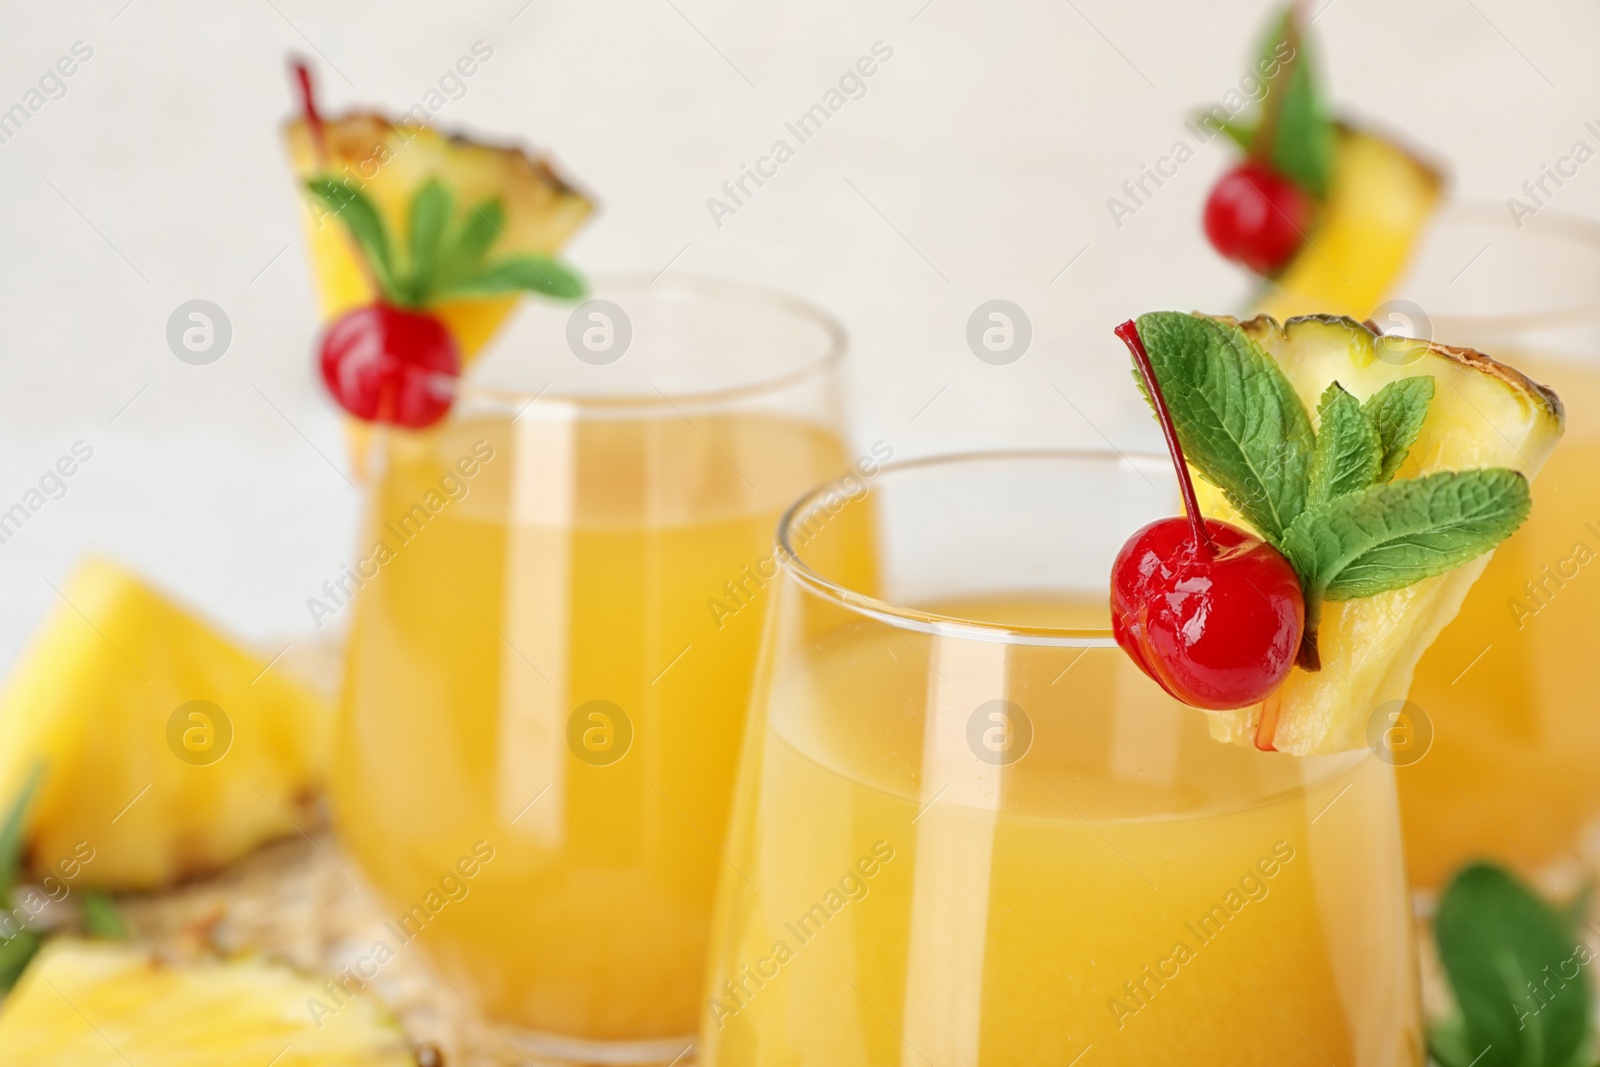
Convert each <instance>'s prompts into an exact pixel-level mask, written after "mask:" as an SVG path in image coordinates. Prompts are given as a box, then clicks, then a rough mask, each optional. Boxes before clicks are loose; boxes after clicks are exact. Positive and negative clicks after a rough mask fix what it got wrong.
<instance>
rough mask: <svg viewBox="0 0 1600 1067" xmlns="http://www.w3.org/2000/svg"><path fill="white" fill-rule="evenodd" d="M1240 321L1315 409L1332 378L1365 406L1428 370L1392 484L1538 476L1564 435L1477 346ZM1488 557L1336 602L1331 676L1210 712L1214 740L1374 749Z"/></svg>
mask: <svg viewBox="0 0 1600 1067" xmlns="http://www.w3.org/2000/svg"><path fill="white" fill-rule="evenodd" d="M1225 321H1233V320H1225ZM1239 325H1240V326H1241V328H1242V329H1243V330H1244V331H1245V332H1246V333H1248V334H1249V335H1250V336H1251V337H1253V338H1254V339H1255V340H1256V342H1257V343H1259V344H1260V345H1261V346H1262V348H1263V349H1264V350H1265V351H1266V352H1267V354H1268V355H1270V356H1272V357H1273V358H1274V359H1275V360H1276V361H1277V363H1278V366H1279V367H1280V368H1282V370H1283V372H1284V374H1285V375H1286V376H1287V377H1288V379H1289V381H1290V383H1291V384H1292V385H1293V386H1294V388H1295V392H1296V393H1298V394H1299V396H1300V398H1301V400H1302V401H1303V402H1304V403H1305V404H1306V407H1307V409H1308V410H1309V411H1312V412H1314V411H1315V410H1316V406H1317V399H1318V398H1319V397H1320V396H1321V395H1322V391H1323V390H1324V389H1326V388H1327V386H1328V383H1330V382H1333V381H1338V382H1339V383H1340V384H1341V385H1343V386H1344V387H1345V388H1346V389H1348V390H1349V391H1350V392H1351V393H1353V394H1355V396H1356V398H1357V399H1358V400H1362V401H1365V400H1366V399H1367V398H1368V397H1370V396H1371V395H1372V394H1373V393H1376V392H1377V391H1378V390H1379V389H1381V388H1382V387H1383V386H1385V385H1387V384H1388V383H1389V382H1392V381H1398V380H1399V379H1402V378H1409V377H1414V376H1417V375H1432V376H1433V378H1434V379H1435V385H1436V389H1435V394H1434V399H1433V403H1432V405H1431V406H1430V408H1429V411H1428V416H1427V419H1426V420H1425V421H1424V423H1423V426H1422V431H1421V433H1420V434H1419V435H1418V437H1417V440H1416V443H1415V444H1414V445H1413V446H1412V448H1411V452H1410V454H1409V455H1407V457H1406V460H1405V463H1404V464H1403V465H1402V466H1401V467H1400V469H1399V470H1398V471H1397V472H1396V473H1395V478H1397V479H1401V478H1413V477H1416V476H1418V475H1421V474H1428V473H1432V472H1434V471H1442V470H1470V469H1473V468H1478V467H1510V468H1512V469H1514V470H1519V471H1521V472H1522V473H1523V474H1525V475H1526V476H1527V477H1528V478H1529V479H1532V478H1534V477H1535V476H1536V475H1537V474H1538V471H1539V468H1540V467H1541V466H1542V465H1543V463H1544V461H1545V459H1546V458H1547V457H1548V456H1549V455H1550V452H1551V450H1553V449H1554V448H1555V446H1556V443H1557V442H1558V441H1559V440H1560V437H1561V434H1562V431H1563V429H1564V427H1565V413H1564V412H1563V410H1562V406H1561V400H1560V398H1559V397H1557V396H1556V394H1555V393H1554V392H1552V391H1551V390H1549V389H1547V388H1546V387H1544V386H1542V385H1539V384H1538V383H1536V382H1534V381H1533V380H1532V379H1530V378H1528V377H1527V376H1525V375H1523V374H1522V373H1521V372H1519V371H1517V370H1515V369H1514V368H1511V367H1508V366H1505V365H1504V364H1501V363H1497V362H1495V361H1494V360H1493V359H1491V358H1489V357H1488V356H1486V355H1484V354H1483V353H1481V352H1477V351H1474V350H1472V349H1467V348H1452V347H1450V346H1447V345H1441V344H1434V343H1431V342H1427V341H1417V340H1411V339H1409V338H1402V337H1387V338H1382V339H1381V340H1380V338H1379V337H1378V336H1377V335H1376V334H1374V333H1373V331H1372V330H1371V329H1369V328H1368V327H1367V326H1365V325H1363V324H1361V323H1359V322H1356V321H1355V320H1353V319H1350V318H1347V317H1344V316H1335V315H1311V316H1303V317H1300V318H1294V319H1290V320H1289V321H1288V322H1287V323H1285V324H1284V325H1282V326H1279V325H1278V323H1277V322H1276V321H1275V320H1274V319H1273V318H1272V317H1271V316H1268V315H1259V316H1257V317H1256V318H1254V319H1251V320H1250V321H1248V322H1243V323H1240V324H1239ZM1195 487H1196V490H1197V491H1198V493H1199V497H1200V507H1201V510H1202V511H1203V512H1204V513H1205V514H1207V515H1212V516H1215V517H1216V518H1220V519H1223V520H1224V521H1226V522H1232V523H1236V524H1238V525H1241V526H1246V527H1248V525H1249V524H1248V523H1246V522H1245V521H1244V519H1243V518H1241V517H1240V515H1239V514H1238V512H1237V511H1235V510H1234V509H1233V507H1232V506H1231V505H1230V504H1229V503H1228V502H1227V501H1226V500H1225V499H1224V498H1223V496H1222V493H1221V492H1220V491H1219V490H1217V489H1216V488H1215V487H1214V486H1212V485H1210V484H1209V483H1207V482H1206V481H1205V480H1204V479H1203V478H1201V477H1200V476H1199V475H1198V474H1196V476H1195ZM1490 555H1491V554H1490V553H1486V554H1485V555H1483V556H1482V557H1480V558H1479V559H1476V560H1474V561H1472V562H1471V563H1469V564H1467V565H1465V566H1463V567H1459V568H1457V569H1456V570H1454V571H1450V572H1448V573H1446V574H1441V575H1437V576H1436V577H1433V578H1428V579H1425V580H1423V581H1421V582H1418V583H1416V584H1414V585H1411V586H1407V587H1406V588H1404V589H1396V590H1392V591H1390V592H1387V593H1381V594H1379V595H1377V596H1373V597H1366V598H1363V599H1359V600H1344V601H1330V602H1328V603H1327V604H1325V605H1324V607H1323V616H1322V625H1321V629H1320V633H1319V645H1320V648H1321V652H1322V662H1323V668H1322V670H1321V671H1318V672H1315V673H1307V672H1305V671H1302V670H1300V669H1299V668H1295V669H1294V670H1293V671H1291V672H1290V674H1289V677H1288V678H1287V679H1286V680H1285V681H1284V682H1283V684H1282V685H1280V686H1279V687H1278V689H1277V690H1275V691H1274V692H1273V693H1272V694H1271V695H1270V696H1269V697H1268V698H1267V699H1266V700H1265V701H1263V702H1262V703H1260V704H1256V705H1252V706H1250V707H1247V708H1241V709H1238V710H1236V711H1228V712H1217V713H1213V714H1212V715H1211V717H1210V720H1209V722H1210V726H1211V734H1212V736H1213V737H1215V738H1217V739H1219V740H1224V741H1231V742H1234V743H1236V744H1242V745H1257V746H1259V747H1266V745H1264V744H1262V742H1266V743H1268V744H1270V747H1272V748H1274V749H1276V750H1278V751H1281V752H1289V753H1292V754H1294V755H1301V756H1306V755H1313V754H1319V753H1331V752H1343V751H1348V750H1352V749H1359V748H1365V747H1367V745H1368V737H1367V721H1368V719H1369V717H1370V716H1371V715H1372V713H1373V712H1374V711H1375V710H1376V709H1377V708H1379V707H1380V706H1381V705H1383V704H1385V703H1386V702H1388V701H1391V700H1403V699H1404V698H1405V696H1406V693H1407V691H1408V690H1409V689H1410V687H1411V677H1412V674H1413V673H1414V671H1415V670H1416V666H1417V663H1418V662H1419V661H1420V660H1421V659H1422V654H1423V652H1425V651H1426V650H1427V648H1428V646H1429V645H1430V644H1432V643H1433V640H1434V638H1435V637H1437V636H1438V635H1439V632H1440V631H1441V630H1442V629H1444V627H1445V625H1446V624H1448V623H1449V622H1450V620H1451V619H1453V618H1455V616H1456V613H1457V612H1458V611H1460V609H1461V603H1462V601H1463V600H1465V599H1466V595H1467V593H1468V591H1469V590H1470V589H1471V587H1472V583H1473V582H1474V581H1476V580H1477V578H1478V575H1479V574H1481V573H1482V572H1483V568H1484V567H1486V566H1488V563H1489V558H1490ZM1274 713H1275V714H1276V723H1275V725H1274V727H1273V729H1272V736H1271V738H1270V739H1267V738H1260V737H1258V732H1259V727H1260V724H1261V722H1262V721H1263V716H1264V714H1265V718H1266V721H1268V722H1269V723H1270V722H1272V721H1273V714H1274Z"/></svg>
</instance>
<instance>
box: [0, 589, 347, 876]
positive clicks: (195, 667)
mask: <svg viewBox="0 0 1600 1067" xmlns="http://www.w3.org/2000/svg"><path fill="white" fill-rule="evenodd" d="M63 599H64V601H65V602H64V603H61V604H59V605H57V607H56V609H55V610H54V612H53V613H52V614H51V616H50V617H49V618H48V619H47V620H46V621H45V623H44V624H43V625H42V626H41V628H40V629H39V631H38V632H37V633H36V635H35V637H34V639H33V641H32V642H31V644H30V645H29V647H28V648H27V649H26V650H25V652H24V653H23V655H22V657H21V658H20V660H19V663H18V666H17V668H16V669H15V671H14V672H13V674H12V675H11V677H10V678H9V679H8V681H7V684H6V688H5V690H4V692H3V693H0V797H3V798H8V799H9V798H11V797H14V796H16V795H18V793H19V792H20V790H21V789H22V788H23V785H24V783H25V782H26V781H27V780H28V778H29V777H30V776H31V775H32V774H33V773H34V772H35V769H36V768H41V767H42V770H43V777H42V780H41V783H40V787H39V792H38V794H37V795H36V797H35V799H34V805H33V810H32V812H31V813H30V816H29V820H28V832H27V841H28V854H29V857H30V865H31V866H32V868H33V869H34V870H35V871H37V872H42V873H49V872H51V871H53V870H54V871H59V870H65V869H69V868H68V867H63V866H62V864H64V863H65V864H68V865H69V867H70V868H71V869H75V870H77V871H78V874H77V876H76V878H75V883H74V884H75V887H80V888H81V887H87V886H98V887H102V888H107V889H113V890H128V889H149V888H156V887H160V886H164V885H168V884H170V883H172V882H175V881H177V880H180V879H182V878H185V877H189V876H192V875H198V874H202V873H206V872H210V871H214V870H218V869H220V868H222V867H224V866H226V865H228V864H230V863H232V862H233V861H235V860H237V859H239V858H240V857H241V856H243V855H245V854H246V853H248V852H250V851H251V850H253V849H255V848H256V847H258V846H259V845H261V844H263V843H264V842H266V841H269V840H272V839H274V838H278V837H282V836H285V835H288V834H294V833H296V832H298V831H297V824H298V823H300V822H301V821H303V820H307V819H309V818H311V817H312V813H311V811H310V810H309V807H308V805H309V804H310V802H311V801H312V799H313V798H314V796H315V795H316V793H317V792H318V790H319V789H320V785H321V782H322V779H323V775H324V772H325V769H326V766H327V760H328V753H329V748H330V743H331V736H332V720H333V712H332V709H331V707H329V705H328V704H327V703H326V702H325V701H324V700H323V699H322V698H320V697H319V696H317V695H316V694H315V693H313V692H312V691H311V690H309V689H307V688H306V687H304V686H302V685H301V684H299V683H298V682H296V681H294V680H292V679H290V678H289V677H287V676H286V675H285V674H284V673H283V671H282V669H281V668H280V667H274V668H273V669H272V670H266V668H267V664H266V662H264V661H263V660H261V659H260V658H258V657H257V656H254V655H252V654H250V653H248V652H246V651H245V650H243V649H241V648H239V647H238V646H237V645H235V644H233V643H232V642H230V641H229V640H227V639H226V638H224V637H222V636H221V635H219V634H218V633H216V632H215V631H214V630H213V629H211V628H210V627H209V626H208V625H206V624H205V623H204V622H202V621H201V620H200V619H198V618H196V617H195V616H193V615H192V614H190V613H189V612H187V611H185V610H184V609H182V608H180V607H179V606H177V605H176V604H174V603H173V602H171V601H170V600H168V599H167V598H166V597H164V596H162V595H161V594H160V593H158V592H156V591H155V590H154V589H152V588H150V587H149V586H147V585H146V584H144V583H143V582H141V581H140V580H139V579H137V578H136V577H134V576H133V575H131V574H130V573H128V572H127V571H125V570H123V569H122V568H120V567H118V566H117V565H115V564H113V563H110V562H107V561H105V560H98V559H96V560H90V561H88V562H86V563H85V564H84V565H82V566H81V567H80V568H79V570H78V571H77V573H76V574H75V575H74V576H73V578H72V580H71V581H70V582H69V583H68V586H67V588H66V590H65V592H64V596H63ZM197 699H198V700H208V701H211V702H213V703H215V704H216V705H218V706H219V707H220V708H222V709H223V711H224V713H225V714H226V715H227V717H228V719H229V721H230V722H231V725H232V741H231V745H230V747H229V748H228V749H227V750H226V752H225V754H224V755H222V757H221V758H220V759H218V760H216V761H215V762H212V763H209V764H206V765H203V766H202V765H196V764H195V763H193V762H186V761H185V760H184V759H181V758H179V756H178V755H177V754H176V753H175V751H174V750H173V749H172V748H171V747H170V746H169V735H168V727H169V720H170V719H171V718H172V716H173V713H174V711H175V710H176V709H177V708H178V706H179V705H181V704H184V703H186V702H188V701H190V700H197ZM218 737H219V738H220V734H219V735H218ZM86 854H92V858H91V859H88V860H87V861H85V860H84V857H85V855H86ZM73 860H78V861H82V862H81V864H73V863H72V861H73Z"/></svg>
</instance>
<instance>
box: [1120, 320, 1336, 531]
mask: <svg viewBox="0 0 1600 1067" xmlns="http://www.w3.org/2000/svg"><path fill="white" fill-rule="evenodd" d="M1138 328H1139V337H1140V338H1141V339H1142V340H1143V341H1144V345H1145V348H1146V349H1147V350H1149V353H1150V363H1151V366H1152V367H1153V368H1154V370H1155V372H1156V381H1157V382H1159V383H1160V386H1161V391H1162V394H1163V395H1164V396H1165V397H1166V401H1167V407H1168V408H1170V409H1171V411H1172V418H1173V422H1174V423H1175V424H1176V425H1177V429H1178V439H1179V440H1180V441H1181V442H1182V443H1183V451H1184V454H1185V457H1186V458H1187V459H1188V461H1189V463H1190V464H1192V465H1193V466H1194V468H1195V470H1197V471H1199V472H1200V474H1201V475H1202V476H1203V477H1204V478H1205V479H1206V480H1207V481H1209V482H1211V483H1212V484H1213V485H1215V486H1216V487H1217V488H1219V489H1221V490H1222V492H1223V493H1224V494H1225V495H1226V496H1227V498H1228V500H1229V501H1230V502H1231V503H1232V504H1233V506H1234V507H1236V508H1238V509H1239V512H1240V513H1241V514H1242V515H1243V516H1244V517H1245V519H1246V520H1247V521H1248V522H1249V523H1250V524H1251V525H1252V526H1254V527H1255V528H1256V529H1257V530H1259V531H1260V532H1261V533H1262V534H1263V535H1264V536H1265V537H1266V538H1267V539H1268V540H1269V541H1271V542H1273V543H1274V544H1277V543H1279V542H1280V541H1281V539H1282V538H1283V536H1284V535H1285V533H1286V532H1287V531H1288V529H1289V527H1290V524H1292V523H1293V522H1294V521H1295V519H1297V518H1298V517H1299V516H1300V513H1301V512H1302V511H1304V510H1305V506H1306V491H1307V485H1308V481H1309V467H1310V463H1311V454H1312V449H1313V446H1314V441H1315V436H1314V435H1313V434H1312V432H1311V419H1310V417H1309V416H1308V415H1307V414H1306V409H1305V405H1303V404H1302V403H1300V397H1299V396H1298V395H1296V393H1295V391H1294V387H1293V386H1291V385H1290V384H1289V380H1288V379H1287V378H1285V377H1284V375H1283V371H1282V370H1280V369H1279V368H1278V364H1277V363H1276V362H1275V361H1274V360H1273V359H1272V358H1271V357H1270V356H1268V355H1267V354H1266V353H1265V352H1263V351H1262V350H1261V346H1260V345H1258V344H1256V342H1255V340H1254V339H1253V338H1251V337H1250V336H1249V335H1248V334H1246V333H1245V332H1244V331H1243V330H1241V329H1239V327H1238V326H1235V325H1233V324H1232V323H1226V322H1221V321H1218V320H1217V319H1211V318H1207V317H1205V316H1203V315H1186V314H1183V313H1181V312H1176V311H1157V312H1152V313H1150V314H1148V315H1141V316H1139V320H1138ZM1135 378H1136V379H1137V378H1138V375H1137V374H1136V375H1135ZM1139 387H1140V391H1141V392H1142V391H1143V389H1144V384H1143V382H1142V381H1141V382H1140V386H1139ZM1145 399H1146V400H1149V396H1148V395H1147V396H1146V397H1145Z"/></svg>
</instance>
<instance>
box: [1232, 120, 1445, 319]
mask: <svg viewBox="0 0 1600 1067" xmlns="http://www.w3.org/2000/svg"><path fill="white" fill-rule="evenodd" d="M1442 185H1443V182H1442V180H1441V178H1440V176H1439V173H1438V172H1437V171H1436V170H1434V169H1433V168H1432V167H1430V166H1428V165H1427V164H1426V163H1423V162H1422V161H1420V160H1418V159H1417V158H1416V157H1415V156H1413V155H1411V154H1410V153H1408V152H1407V151H1406V150H1405V149H1403V148H1401V147H1400V146H1399V145H1396V144H1394V143H1393V142H1391V141H1387V140H1385V139H1383V138H1381V137H1378V136H1375V135H1373V134H1370V133H1365V132H1363V131H1360V130H1354V129H1350V128H1348V127H1341V129H1340V131H1339V146H1338V150H1337V153H1336V155H1335V157H1334V169H1333V181H1332V184H1331V186H1330V188H1329V191H1328V199H1327V201H1326V202H1325V203H1324V204H1323V206H1322V214H1321V217H1320V218H1319V220H1318V222H1317V225H1316V228H1315V229H1314V230H1313V231H1312V232H1311V233H1310V234H1309V235H1308V237H1307V240H1306V244H1305V247H1303V248H1302V249H1300V251H1299V252H1298V253H1296V255H1295V258H1294V259H1292V260H1290V262H1289V265H1288V266H1287V267H1285V268H1284V269H1283V271H1282V273H1281V274H1279V275H1278V277H1277V278H1276V280H1274V281H1272V282H1269V283H1267V288H1266V289H1265V291H1264V292H1263V293H1262V294H1261V298H1260V299H1259V300H1258V302H1257V310H1258V311H1260V312H1262V313H1263V314H1267V315H1271V316H1272V317H1273V318H1275V319H1277V320H1278V321H1280V322H1282V321H1285V320H1287V319H1288V318H1290V317H1291V316H1294V315H1306V314H1313V313H1319V312H1330V313H1333V314H1337V315H1349V316H1350V317H1351V318H1354V319H1363V320H1364V319H1367V318H1370V317H1371V316H1372V313H1373V311H1374V310H1375V309H1376V308H1377V306H1378V304H1379V303H1380V302H1381V301H1382V300H1383V299H1384V297H1385V296H1386V295H1387V294H1388V293H1389V290H1390V288H1391V287H1392V286H1393V285H1394V282H1395V279H1396V278H1398V277H1399V276H1400V272H1401V271H1402V270H1404V269H1405V266H1406V263H1407V262H1408V261H1409V260H1410V258H1411V252H1412V249H1413V248H1415V246H1416V244H1417V241H1418V240H1419V238H1420V237H1421V234H1422V230H1423V228H1424V227H1425V226H1426V225H1427V224H1428V219H1429V218H1430V217H1431V216H1432V214H1433V211H1434V208H1435V207H1436V206H1437V204H1438V201H1439V193H1440V190H1441V187H1442Z"/></svg>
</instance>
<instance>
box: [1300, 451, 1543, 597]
mask: <svg viewBox="0 0 1600 1067" xmlns="http://www.w3.org/2000/svg"><path fill="white" fill-rule="evenodd" d="M1528 508H1529V499H1528V480H1527V479H1526V478H1524V477H1523V476H1522V475H1521V474H1520V473H1519V472H1517V471H1514V470H1507V469H1506V468H1503V467H1494V468H1488V469H1485V470H1471V471H1441V472H1439V473H1437V474H1429V475H1426V476H1424V477H1421V478H1408V479H1406V480H1404V481H1399V482H1385V483H1383V484H1381V485H1374V486H1371V487H1369V488H1367V489H1363V490H1361V491H1360V492H1356V493H1350V494H1347V495H1345V496H1341V497H1337V498H1335V499H1333V500H1330V501H1328V502H1327V503H1325V504H1321V505H1319V506H1317V507H1315V508H1311V509H1308V510H1307V511H1306V512H1305V513H1304V514H1302V515H1301V516H1300V517H1299V519H1297V520H1296V521H1295V524H1294V526H1293V527H1291V528H1290V530H1289V532H1288V534H1287V535H1286V536H1285V537H1284V539H1283V546H1282V547H1283V552H1284V554H1285V555H1286V556H1288V557H1289V562H1290V563H1291V564H1293V566H1294V569H1295V573H1297V574H1299V575H1300V582H1301V585H1302V587H1303V589H1304V592H1305V597H1306V612H1307V617H1308V618H1309V617H1314V615H1313V613H1314V612H1315V611H1316V609H1317V606H1318V605H1320V602H1321V601H1323V600H1354V599H1356V598H1358V597H1366V596H1373V595H1375V594H1377V593H1383V592H1387V591H1388V590H1391V589H1402V588H1404V587H1405V586H1408V585H1411V584H1413V583H1415V582H1420V581H1421V580H1422V579H1424V578H1430V577H1432V576H1433V575H1436V574H1443V573H1444V572H1445V571H1448V570H1452V569H1454V568H1456V567H1459V566H1461V564H1463V563H1466V562H1467V561H1469V560H1472V559H1476V558H1477V557H1479V556H1481V555H1483V554H1484V553H1485V552H1488V551H1489V550H1490V549H1492V548H1494V547H1495V546H1496V545H1498V544H1499V543H1500V542H1501V541H1503V540H1505V539H1506V538H1507V537H1509V536H1511V533H1512V532H1513V531H1514V530H1516V528H1517V527H1518V526H1520V525H1522V520H1523V519H1525V518H1527V517H1528Z"/></svg>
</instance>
